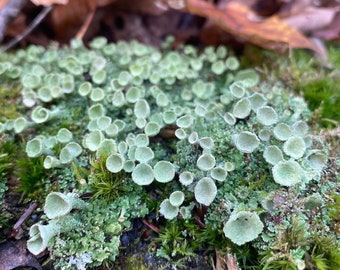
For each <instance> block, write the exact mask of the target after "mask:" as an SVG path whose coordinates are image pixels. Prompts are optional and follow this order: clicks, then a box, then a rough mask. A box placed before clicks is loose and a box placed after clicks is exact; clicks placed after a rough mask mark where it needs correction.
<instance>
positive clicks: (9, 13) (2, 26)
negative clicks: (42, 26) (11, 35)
mask: <svg viewBox="0 0 340 270" xmlns="http://www.w3.org/2000/svg"><path fill="white" fill-rule="evenodd" d="M26 3H27V1H26V0H8V1H7V3H6V4H5V6H4V7H3V8H2V9H1V10H0V42H1V41H2V40H3V38H4V36H5V31H6V29H7V26H8V24H10V23H11V22H12V21H13V19H15V17H16V16H17V15H18V14H19V13H20V11H21V9H22V7H23V6H24V5H25V4H26Z"/></svg>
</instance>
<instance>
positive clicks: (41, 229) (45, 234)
mask: <svg viewBox="0 0 340 270" xmlns="http://www.w3.org/2000/svg"><path fill="white" fill-rule="evenodd" d="M59 232H60V225H59V224H57V223H56V222H54V223H51V224H48V225H41V224H34V225H32V227H31V228H30V231H29V235H30V239H29V240H28V241H27V248H28V250H29V251H30V252H31V253H32V254H34V255H38V254H39V253H41V252H43V251H44V250H45V249H46V248H47V245H48V242H49V241H50V240H51V239H52V238H53V237H54V236H55V235H57V234H58V233H59Z"/></svg>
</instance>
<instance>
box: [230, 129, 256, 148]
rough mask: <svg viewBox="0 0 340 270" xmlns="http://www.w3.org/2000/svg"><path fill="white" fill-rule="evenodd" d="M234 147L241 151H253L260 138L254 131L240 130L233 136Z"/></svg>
mask: <svg viewBox="0 0 340 270" xmlns="http://www.w3.org/2000/svg"><path fill="white" fill-rule="evenodd" d="M234 143H235V146H236V148H237V149H238V150H239V151H241V152H243V153H251V152H253V151H254V150H255V149H256V148H257V147H258V146H259V144H260V140H259V139H258V138H257V136H256V135H255V134H254V133H251V132H249V131H242V132H241V133H240V134H237V135H236V136H235V137H234Z"/></svg>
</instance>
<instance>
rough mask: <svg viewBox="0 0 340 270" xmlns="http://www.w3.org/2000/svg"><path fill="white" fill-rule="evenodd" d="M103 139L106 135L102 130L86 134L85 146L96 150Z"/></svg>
mask: <svg viewBox="0 0 340 270" xmlns="http://www.w3.org/2000/svg"><path fill="white" fill-rule="evenodd" d="M103 140H104V135H103V133H102V132H101V131H100V130H95V131H92V132H91V133H88V134H87V135H86V137H85V139H84V147H86V148H88V149H89V150H90V151H96V150H97V149H98V148H99V146H100V144H101V142H102V141H103Z"/></svg>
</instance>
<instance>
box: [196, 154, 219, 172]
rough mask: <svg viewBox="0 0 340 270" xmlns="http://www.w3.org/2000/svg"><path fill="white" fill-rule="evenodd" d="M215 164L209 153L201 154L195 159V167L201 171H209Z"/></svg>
mask: <svg viewBox="0 0 340 270" xmlns="http://www.w3.org/2000/svg"><path fill="white" fill-rule="evenodd" d="M215 164H216V160H215V157H214V156H213V155H212V154H210V153H205V154H202V155H201V156H200V157H199V158H198V159H197V163H196V165H197V167H198V168H199V169H200V170H202V171H210V170H211V169H212V168H214V166H215Z"/></svg>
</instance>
